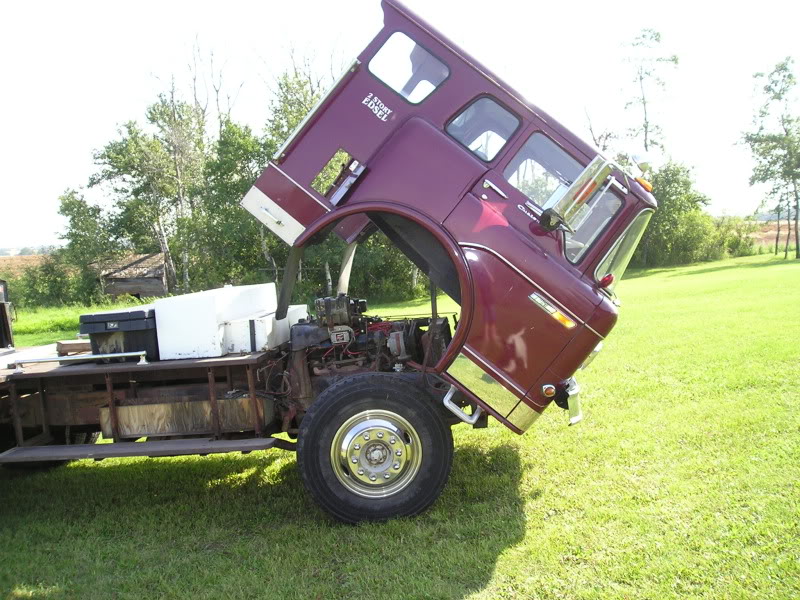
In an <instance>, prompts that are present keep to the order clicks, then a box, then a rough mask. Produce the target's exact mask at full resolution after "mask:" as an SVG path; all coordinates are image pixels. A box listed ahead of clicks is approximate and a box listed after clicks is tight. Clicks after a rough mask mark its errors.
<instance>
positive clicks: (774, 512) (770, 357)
mask: <svg viewBox="0 0 800 600" xmlns="http://www.w3.org/2000/svg"><path fill="white" fill-rule="evenodd" d="M635 275H636V276H635V277H633V278H631V279H628V280H625V281H623V282H622V283H621V284H620V289H619V292H620V296H621V298H622V303H623V305H622V314H621V318H620V323H619V325H618V327H617V329H616V330H615V331H614V333H613V334H612V335H611V336H610V337H609V339H608V340H607V343H606V345H605V349H604V350H603V352H601V353H600V355H599V356H598V358H597V360H596V361H595V362H594V364H592V366H591V368H589V369H587V371H585V372H583V373H581V374H580V381H581V384H582V386H583V389H584V395H583V399H584V411H585V413H586V418H585V421H584V422H583V423H581V424H579V425H577V426H575V427H567V426H566V423H567V416H566V414H565V413H564V411H561V410H560V409H557V408H551V409H548V411H547V412H546V413H545V414H544V415H543V417H542V418H541V419H540V420H539V422H538V423H537V424H536V425H535V426H534V427H533V428H532V430H531V431H529V432H528V433H527V434H526V435H525V436H521V437H520V436H516V435H514V434H512V433H510V432H509V431H507V430H506V429H505V428H504V427H502V426H500V425H498V424H497V423H496V422H493V423H492V424H491V425H490V427H489V428H488V429H483V430H469V429H466V428H464V427H463V426H459V427H457V428H456V429H455V438H456V456H455V462H454V469H453V473H452V476H451V479H450V482H449V483H448V486H447V488H446V489H445V492H444V494H443V496H442V498H441V499H440V500H439V501H438V502H437V503H436V504H435V505H434V506H433V508H432V509H431V510H430V511H428V512H427V513H425V514H423V515H422V516H420V517H418V518H413V519H401V520H395V521H392V522H389V523H385V524H367V525H361V526H357V527H350V526H344V525H339V524H337V523H334V522H332V521H331V520H329V519H328V518H327V517H326V516H325V515H324V514H323V513H322V512H321V511H320V510H319V509H317V508H316V506H315V505H314V504H313V503H312V501H311V500H310V499H309V497H308V496H307V495H306V494H305V493H304V490H303V487H302V485H301V482H300V478H299V476H298V474H297V470H296V468H295V458H294V456H293V455H292V454H290V453H287V452H282V451H272V452H256V453H252V454H249V455H244V456H243V455H231V456H217V457H207V458H200V457H196V458H174V459H145V458H141V459H128V460H111V459H109V460H104V461H102V462H99V463H94V462H90V461H81V462H77V463H73V464H71V465H69V466H66V467H62V468H58V469H55V470H52V471H49V472H45V473H37V474H33V475H27V476H24V475H19V474H15V473H10V472H2V470H0V548H2V550H0V565H2V568H0V596H5V597H8V598H47V599H56V598H58V599H61V598H81V599H93V598H98V599H99V598H142V597H150V598H176V599H178V598H193V599H202V598H209V599H218V598H226V599H230V598H254V597H264V598H281V599H284V598H286V599H294V598H297V599H307V598H311V599H314V598H324V599H326V600H327V599H332V598H347V599H350V598H390V599H391V598H398V599H406V598H469V599H473V600H478V599H485V600H489V599H491V600H494V599H519V600H522V599H525V600H527V599H533V598H536V599H548V600H549V599H553V600H555V599H573V598H576V599H587V600H588V599H595V598H609V599H612V598H613V599H617V598H626V599H658V600H661V599H666V598H669V599H685V598H708V599H717V598H719V599H723V598H725V599H727V598H733V599H742V600H745V599H747V600H750V599H768V598H769V599H784V598H785V599H789V598H797V597H800V460H798V458H799V457H800V411H799V410H798V400H799V399H800V394H799V393H798V390H799V389H800V318H799V317H800V308H799V306H798V298H800V261H797V262H796V261H783V260H774V259H772V258H771V257H768V256H758V257H750V258H743V259H735V260H729V261H723V262H717V263H709V264H702V265H697V266H692V267H686V268H679V269H664V270H659V271H644V272H639V273H636V274H635ZM422 308H423V306H422V305H421V304H420V305H415V304H411V305H404V306H400V305H394V306H390V307H378V308H376V309H374V312H378V313H383V312H385V313H387V314H388V313H390V312H395V313H396V312H400V311H409V312H417V311H418V310H420V309H422ZM440 309H441V310H442V311H444V310H445V309H446V307H445V306H441V308H440Z"/></svg>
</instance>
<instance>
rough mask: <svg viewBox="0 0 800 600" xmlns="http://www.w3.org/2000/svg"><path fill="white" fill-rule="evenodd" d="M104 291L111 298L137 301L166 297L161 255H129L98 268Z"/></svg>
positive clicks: (164, 271) (165, 279)
mask: <svg viewBox="0 0 800 600" xmlns="http://www.w3.org/2000/svg"><path fill="white" fill-rule="evenodd" d="M97 267H98V271H99V276H100V280H101V282H102V284H103V290H104V291H105V293H106V294H109V295H111V296H115V297H116V296H121V295H124V294H128V295H131V296H135V297H137V298H150V297H158V296H166V295H167V275H166V273H167V270H166V268H165V265H164V255H163V254H162V253H160V252H156V253H153V254H128V255H126V256H123V257H121V258H119V259H115V260H112V261H107V262H103V263H101V264H98V265H97Z"/></svg>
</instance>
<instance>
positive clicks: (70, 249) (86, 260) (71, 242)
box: [58, 190, 116, 267]
mask: <svg viewBox="0 0 800 600" xmlns="http://www.w3.org/2000/svg"><path fill="white" fill-rule="evenodd" d="M58 201H59V208H58V214H60V215H62V216H64V217H66V218H67V227H66V229H65V230H64V233H63V234H62V235H61V236H60V237H61V239H62V240H66V242H67V244H66V246H65V247H64V249H63V254H64V257H65V258H66V259H67V261H68V262H70V263H72V264H73V265H75V266H78V267H80V266H86V265H88V264H90V263H92V262H94V261H96V260H98V259H101V258H105V257H107V256H108V255H110V254H113V253H114V250H115V247H116V244H115V240H114V239H113V234H112V227H111V223H110V219H109V218H108V216H107V215H106V214H104V213H103V210H102V209H101V208H100V207H99V206H95V205H91V204H89V203H88V202H86V200H85V199H84V197H83V196H82V195H81V194H79V193H78V192H77V191H75V190H67V191H65V192H64V193H63V194H62V195H61V196H60V197H59V199H58Z"/></svg>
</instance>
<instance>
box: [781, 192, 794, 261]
mask: <svg viewBox="0 0 800 600" xmlns="http://www.w3.org/2000/svg"><path fill="white" fill-rule="evenodd" d="M786 229H787V230H788V231H787V232H786V245H785V246H784V247H783V258H784V260H785V259H787V258H789V241H790V240H791V239H792V205H791V204H789V206H788V207H787V209H786Z"/></svg>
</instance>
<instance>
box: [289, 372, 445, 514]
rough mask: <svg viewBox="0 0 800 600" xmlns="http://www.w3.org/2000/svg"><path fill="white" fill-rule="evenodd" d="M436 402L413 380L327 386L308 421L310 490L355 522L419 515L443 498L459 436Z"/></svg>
mask: <svg viewBox="0 0 800 600" xmlns="http://www.w3.org/2000/svg"><path fill="white" fill-rule="evenodd" d="M437 408H438V407H437V406H436V405H435V404H434V401H433V400H432V399H431V398H429V397H428V396H427V395H425V394H424V392H422V391H421V390H420V389H419V388H418V387H416V386H414V385H412V384H410V383H409V382H407V381H406V380H405V379H403V378H400V377H397V376H394V375H390V374H382V373H373V374H368V375H357V376H354V377H351V378H348V379H345V380H342V381H340V382H338V383H336V384H334V385H332V386H331V387H329V388H327V389H326V390H325V391H324V392H323V393H322V394H320V396H319V397H318V398H317V400H316V402H314V404H312V406H311V408H310V409H309V411H308V412H307V413H306V415H305V417H304V418H303V421H302V423H301V424H300V431H299V435H298V444H297V461H298V466H299V468H300V475H301V477H302V479H303V483H304V485H305V486H306V489H307V490H308V491H309V493H310V494H311V495H312V496H313V497H314V499H315V500H316V501H317V503H318V504H319V505H320V506H321V507H322V508H323V509H325V510H326V511H328V512H329V513H330V514H331V515H333V516H334V517H335V518H337V519H339V520H340V521H344V522H347V523H357V522H359V521H382V520H385V519H389V518H392V517H397V516H409V515H415V514H418V513H420V512H422V511H423V510H425V509H426V508H428V507H429V506H430V505H431V504H433V502H434V501H435V500H436V499H437V498H438V497H439V495H440V494H441V492H442V489H443V488H444V485H445V483H446V482H447V477H448V476H449V474H450V468H451V466H452V462H453V437H452V435H451V433H450V428H449V427H448V426H447V425H446V424H445V422H444V419H443V418H442V416H441V413H440V412H439V410H438V409H437Z"/></svg>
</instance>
